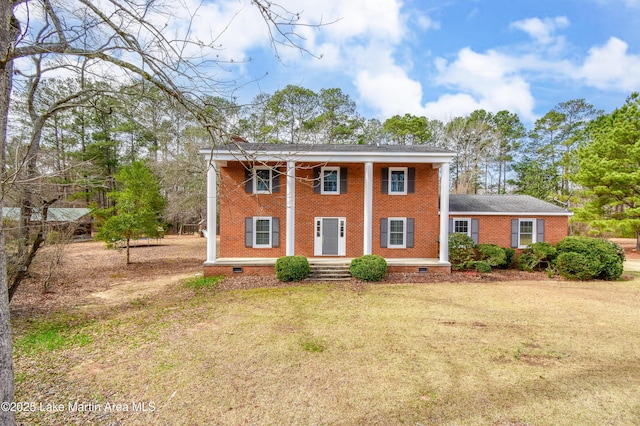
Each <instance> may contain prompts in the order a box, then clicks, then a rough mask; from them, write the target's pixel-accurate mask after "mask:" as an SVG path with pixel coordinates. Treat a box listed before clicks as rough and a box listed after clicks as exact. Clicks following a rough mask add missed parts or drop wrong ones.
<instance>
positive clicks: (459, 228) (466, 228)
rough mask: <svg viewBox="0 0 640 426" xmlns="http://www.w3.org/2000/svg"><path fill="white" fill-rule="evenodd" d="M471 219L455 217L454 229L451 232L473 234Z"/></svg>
mask: <svg viewBox="0 0 640 426" xmlns="http://www.w3.org/2000/svg"><path fill="white" fill-rule="evenodd" d="M470 222H471V220H470V219H453V229H451V231H450V232H454V233H460V234H466V235H468V236H471V225H470Z"/></svg>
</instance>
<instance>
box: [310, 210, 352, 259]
mask: <svg viewBox="0 0 640 426" xmlns="http://www.w3.org/2000/svg"><path fill="white" fill-rule="evenodd" d="M346 222H347V220H346V219H345V218H344V217H316V218H315V230H314V232H315V238H314V250H313V251H314V255H315V256H344V255H345V254H346V251H347V231H346Z"/></svg>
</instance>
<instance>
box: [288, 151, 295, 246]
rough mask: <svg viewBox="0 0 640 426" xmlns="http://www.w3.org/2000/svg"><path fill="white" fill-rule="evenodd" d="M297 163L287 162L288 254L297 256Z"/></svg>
mask: <svg viewBox="0 0 640 426" xmlns="http://www.w3.org/2000/svg"><path fill="white" fill-rule="evenodd" d="M295 230H296V163H295V162H294V161H288V162H287V231H286V232H287V242H286V254H287V256H293V255H294V254H295V242H296V232H295Z"/></svg>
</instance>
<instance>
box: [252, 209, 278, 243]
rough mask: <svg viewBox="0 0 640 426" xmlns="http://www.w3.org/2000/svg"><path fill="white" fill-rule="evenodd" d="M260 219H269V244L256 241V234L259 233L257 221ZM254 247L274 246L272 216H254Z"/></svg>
mask: <svg viewBox="0 0 640 426" xmlns="http://www.w3.org/2000/svg"><path fill="white" fill-rule="evenodd" d="M259 220H268V221H269V244H258V243H256V236H257V235H258V227H257V222H258V221H259ZM252 237H253V248H272V247H273V218H272V217H271V216H254V217H253V235H252Z"/></svg>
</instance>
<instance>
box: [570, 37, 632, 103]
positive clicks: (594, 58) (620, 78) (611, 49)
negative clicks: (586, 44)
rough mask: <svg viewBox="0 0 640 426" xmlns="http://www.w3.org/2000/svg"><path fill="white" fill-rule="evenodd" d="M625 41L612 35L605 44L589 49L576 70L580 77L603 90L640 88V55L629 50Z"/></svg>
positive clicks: (588, 83) (627, 90)
mask: <svg viewBox="0 0 640 426" xmlns="http://www.w3.org/2000/svg"><path fill="white" fill-rule="evenodd" d="M628 48H629V46H628V45H627V43H625V42H624V41H622V40H620V39H618V38H616V37H611V38H610V39H609V41H607V43H606V44H605V45H604V46H595V47H592V48H591V49H589V54H588V55H587V57H586V59H585V61H584V63H583V64H582V65H581V66H580V67H579V68H578V69H577V70H576V74H577V76H578V77H579V78H581V79H583V80H584V82H585V83H586V84H587V85H589V86H593V87H596V88H598V89H602V90H616V91H626V92H629V91H634V90H638V89H640V55H636V54H631V53H629V52H628Z"/></svg>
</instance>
